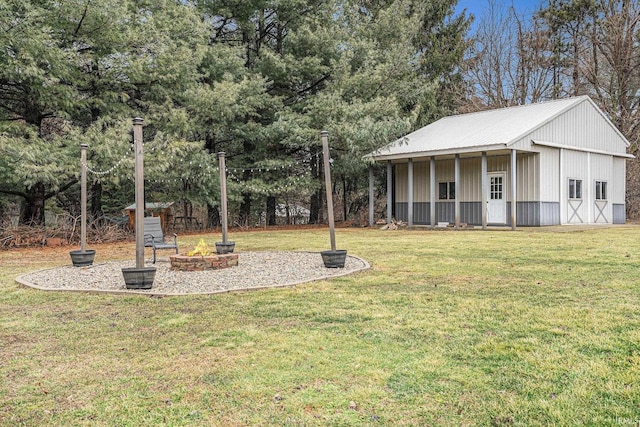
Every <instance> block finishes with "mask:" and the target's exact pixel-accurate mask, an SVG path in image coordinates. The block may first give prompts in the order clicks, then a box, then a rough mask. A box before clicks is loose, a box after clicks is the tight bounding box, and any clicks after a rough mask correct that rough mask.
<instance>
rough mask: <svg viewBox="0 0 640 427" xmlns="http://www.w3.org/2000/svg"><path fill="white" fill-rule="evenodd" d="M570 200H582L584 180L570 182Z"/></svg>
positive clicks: (571, 180)
mask: <svg viewBox="0 0 640 427" xmlns="http://www.w3.org/2000/svg"><path fill="white" fill-rule="evenodd" d="M569 198H570V199H582V180H581V179H570V180H569Z"/></svg>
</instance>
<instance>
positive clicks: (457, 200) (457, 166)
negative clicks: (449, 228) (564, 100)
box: [453, 154, 460, 230]
mask: <svg viewBox="0 0 640 427" xmlns="http://www.w3.org/2000/svg"><path fill="white" fill-rule="evenodd" d="M453 173H454V176H455V183H454V184H453V185H454V186H455V187H454V188H455V189H456V190H455V191H456V198H455V202H454V211H455V224H456V230H457V229H459V228H460V154H456V157H455V160H454V172H453Z"/></svg>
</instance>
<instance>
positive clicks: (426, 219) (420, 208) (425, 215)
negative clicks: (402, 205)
mask: <svg viewBox="0 0 640 427" xmlns="http://www.w3.org/2000/svg"><path fill="white" fill-rule="evenodd" d="M430 219H431V212H430V210H429V203H428V202H417V203H414V204H413V223H414V224H417V225H425V224H429V223H430Z"/></svg>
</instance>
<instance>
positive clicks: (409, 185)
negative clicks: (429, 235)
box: [407, 159, 413, 227]
mask: <svg viewBox="0 0 640 427" xmlns="http://www.w3.org/2000/svg"><path fill="white" fill-rule="evenodd" d="M407 178H408V179H407V226H409V227H413V159H409V162H408V163H407Z"/></svg>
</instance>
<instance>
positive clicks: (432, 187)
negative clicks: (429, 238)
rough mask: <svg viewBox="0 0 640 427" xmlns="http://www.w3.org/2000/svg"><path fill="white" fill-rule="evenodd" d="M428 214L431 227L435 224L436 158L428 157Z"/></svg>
mask: <svg viewBox="0 0 640 427" xmlns="http://www.w3.org/2000/svg"><path fill="white" fill-rule="evenodd" d="M429 216H430V217H431V218H430V222H431V228H434V227H435V226H436V158H435V157H433V156H431V158H430V159H429Z"/></svg>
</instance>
